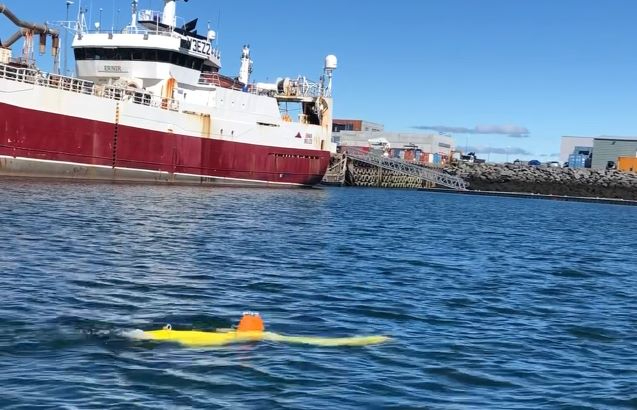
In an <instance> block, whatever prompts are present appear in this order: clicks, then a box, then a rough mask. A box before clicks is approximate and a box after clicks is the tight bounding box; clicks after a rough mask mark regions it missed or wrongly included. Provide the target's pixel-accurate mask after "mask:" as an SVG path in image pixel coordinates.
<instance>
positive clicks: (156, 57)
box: [74, 48, 218, 72]
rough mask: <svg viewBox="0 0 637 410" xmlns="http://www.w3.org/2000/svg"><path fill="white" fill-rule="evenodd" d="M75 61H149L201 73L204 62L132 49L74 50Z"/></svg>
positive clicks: (187, 57)
mask: <svg viewBox="0 0 637 410" xmlns="http://www.w3.org/2000/svg"><path fill="white" fill-rule="evenodd" d="M74 53H75V59H76V60H78V61H82V60H113V61H151V62H160V63H170V64H175V65H178V66H181V67H185V68H190V69H194V70H197V71H201V70H202V68H203V67H204V64H205V61H204V60H203V59H201V58H197V57H194V56H189V55H186V54H182V53H179V52H176V51H169V50H151V49H133V48H76V49H75V50H74ZM206 69H207V71H214V72H216V71H218V70H217V68H216V67H209V66H206Z"/></svg>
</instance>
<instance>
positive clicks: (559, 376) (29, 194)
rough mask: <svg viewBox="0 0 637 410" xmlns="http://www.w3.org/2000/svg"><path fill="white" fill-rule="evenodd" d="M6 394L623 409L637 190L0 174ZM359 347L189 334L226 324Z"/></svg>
mask: <svg viewBox="0 0 637 410" xmlns="http://www.w3.org/2000/svg"><path fill="white" fill-rule="evenodd" d="M0 189H1V190H2V195H1V197H0V221H1V229H0V272H1V275H0V398H1V400H2V403H1V404H0V406H2V407H9V408H31V407H39V408H49V407H50V408H60V407H63V408H174V407H181V408H228V409H253V408H259V409H260V408H263V409H278V408H280V409H324V408H338V409H350V408H351V409H360V408H366V409H375V408H379V409H380V408H396V409H398V408H400V409H403V408H404V409H407V408H482V409H484V408H490V409H493V408H507V409H513V408H528V409H538V408H635V407H637V207H629V206H617V205H603V204H588V203H574V202H554V201H543V200H529V199H512V198H489V197H466V196H463V195H452V194H441V193H428V192H418V191H408V190H382V189H358V188H321V189H307V190H274V189H225V188H222V189H215V188H213V189H211V188H202V187H171V186H149V185H122V184H115V185H113V184H84V183H64V182H38V181H36V182H34V181H24V180H2V181H0ZM246 310H250V311H258V312H260V313H261V315H262V317H263V318H264V320H265V323H266V328H267V329H268V330H271V331H274V332H277V333H282V334H288V335H314V336H324V337H340V336H350V335H387V336H390V337H391V338H392V340H391V341H390V342H388V343H385V344H381V345H375V346H367V347H320V346H307V345H291V344H284V343H276V342H265V341H264V342H254V343H247V344H237V345H230V346H222V347H214V348H185V347H182V346H179V345H175V344H171V343H157V342H152V341H140V340H135V339H132V338H129V337H127V335H128V334H129V332H131V331H134V330H135V329H142V330H149V329H157V328H160V327H161V326H163V325H164V324H166V323H170V324H171V325H172V326H173V328H176V329H177V328H178V329H204V330H213V329H215V328H229V327H231V326H232V325H234V324H236V322H237V320H238V319H239V318H240V316H241V314H242V312H243V311H246Z"/></svg>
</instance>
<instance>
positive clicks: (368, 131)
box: [332, 119, 456, 163]
mask: <svg viewBox="0 0 637 410" xmlns="http://www.w3.org/2000/svg"><path fill="white" fill-rule="evenodd" d="M332 131H333V132H332V142H334V143H336V144H337V145H338V146H340V147H347V146H350V147H351V146H353V147H369V140H370V139H378V138H384V139H386V140H387V141H389V144H390V147H391V150H392V156H394V157H396V158H402V159H410V160H411V159H413V160H418V161H419V162H429V163H439V162H440V163H444V162H446V161H448V159H449V158H450V157H451V155H452V154H453V152H455V149H456V146H455V142H454V140H453V138H451V137H450V136H448V135H440V134H433V133H411V132H388V131H385V127H384V126H383V125H382V124H377V123H373V122H369V121H363V120H341V119H335V120H334V125H333V129H332ZM404 151H407V152H404ZM421 153H422V156H421ZM421 158H422V159H421Z"/></svg>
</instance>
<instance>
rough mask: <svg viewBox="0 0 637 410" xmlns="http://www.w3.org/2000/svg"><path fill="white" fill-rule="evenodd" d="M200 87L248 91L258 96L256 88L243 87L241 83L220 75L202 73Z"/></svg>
mask: <svg viewBox="0 0 637 410" xmlns="http://www.w3.org/2000/svg"><path fill="white" fill-rule="evenodd" d="M199 84H200V85H210V86H215V87H223V88H229V89H231V90H236V91H247V92H250V93H252V94H256V88H255V87H252V86H250V85H248V86H242V85H241V83H239V82H237V81H233V80H232V79H230V78H228V77H224V76H222V75H220V74H219V73H201V75H200V76H199Z"/></svg>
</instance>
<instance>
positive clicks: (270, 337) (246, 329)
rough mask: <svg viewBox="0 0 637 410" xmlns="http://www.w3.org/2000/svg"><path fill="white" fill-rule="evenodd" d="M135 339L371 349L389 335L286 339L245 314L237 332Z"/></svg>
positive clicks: (167, 333) (167, 330)
mask: <svg viewBox="0 0 637 410" xmlns="http://www.w3.org/2000/svg"><path fill="white" fill-rule="evenodd" d="M131 336H132V337H134V338H135V339H140V340H156V341H162V342H176V343H179V344H181V345H184V346H189V347H203V346H222V345H227V344H230V343H242V342H254V341H261V340H264V341H271V342H285V343H301V344H308V345H315V346H368V345H374V344H379V343H383V342H386V341H388V340H389V337H387V336H354V337H333V338H329V337H309V336H286V335H280V334H278V333H273V332H266V331H265V326H264V324H263V319H261V316H260V315H259V314H258V313H254V312H246V313H244V314H243V317H242V318H241V321H240V322H239V325H238V326H237V328H236V329H223V330H217V331H216V332H205V331H200V330H173V329H172V327H171V326H170V325H166V326H164V328H163V329H159V330H149V331H135V332H133V333H132V334H131Z"/></svg>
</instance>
